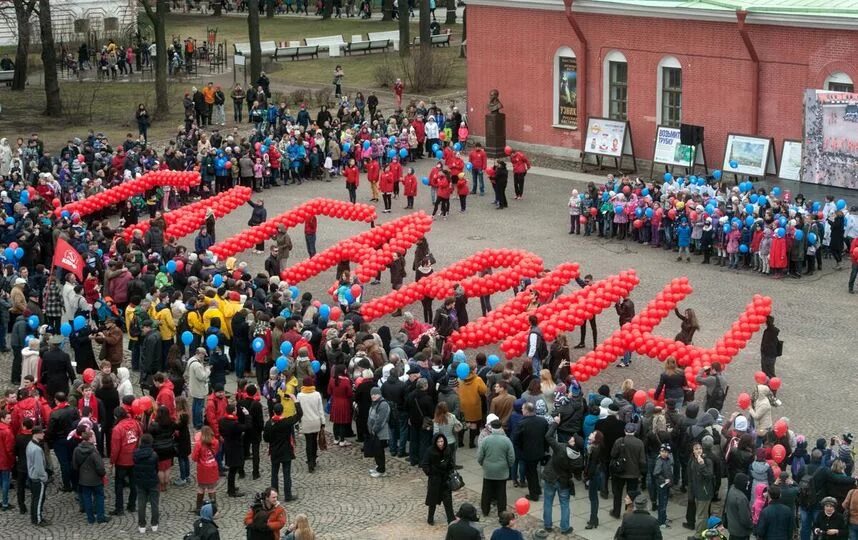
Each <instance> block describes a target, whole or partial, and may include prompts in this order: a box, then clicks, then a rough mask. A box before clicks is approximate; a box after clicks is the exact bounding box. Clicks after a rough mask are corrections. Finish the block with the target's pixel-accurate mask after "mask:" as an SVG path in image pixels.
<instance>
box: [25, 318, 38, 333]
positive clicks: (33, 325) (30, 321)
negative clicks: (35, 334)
mask: <svg viewBox="0 0 858 540" xmlns="http://www.w3.org/2000/svg"><path fill="white" fill-rule="evenodd" d="M27 325H28V326H29V327H30V328H31V329H33V330H35V329H36V328H38V327H39V317H38V315H30V318H29V319H27Z"/></svg>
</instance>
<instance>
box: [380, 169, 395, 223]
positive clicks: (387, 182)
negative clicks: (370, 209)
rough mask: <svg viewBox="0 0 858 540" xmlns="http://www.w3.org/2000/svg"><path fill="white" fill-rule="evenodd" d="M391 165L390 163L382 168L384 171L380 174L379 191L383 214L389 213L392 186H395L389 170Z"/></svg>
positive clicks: (391, 172)
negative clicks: (382, 201)
mask: <svg viewBox="0 0 858 540" xmlns="http://www.w3.org/2000/svg"><path fill="white" fill-rule="evenodd" d="M392 167H393V164H392V163H391V164H390V165H388V166H387V167H385V168H384V171H382V173H381V181H380V182H379V186H378V187H379V189H381V198H382V199H383V200H384V210H383V212H384V213H385V214H389V213H390V207H391V204H392V200H393V189H394V188H393V186H394V184H395V180H394V177H393V171H392V170H391V169H392Z"/></svg>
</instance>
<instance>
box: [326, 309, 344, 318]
mask: <svg viewBox="0 0 858 540" xmlns="http://www.w3.org/2000/svg"><path fill="white" fill-rule="evenodd" d="M342 314H343V310H342V309H340V308H339V307H337V306H334V307H332V308H331V316H330V317H329V319H330V320H332V321H337V320H339V319H340V315H342Z"/></svg>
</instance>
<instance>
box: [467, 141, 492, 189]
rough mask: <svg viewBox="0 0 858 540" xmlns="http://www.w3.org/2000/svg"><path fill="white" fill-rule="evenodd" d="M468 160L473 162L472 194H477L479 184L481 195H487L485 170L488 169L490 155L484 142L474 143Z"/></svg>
mask: <svg viewBox="0 0 858 540" xmlns="http://www.w3.org/2000/svg"><path fill="white" fill-rule="evenodd" d="M468 161H469V162H470V163H471V195H476V194H477V184H479V185H480V195H481V196H482V195H485V194H486V184H485V180H484V179H483V171H485V170H486V166H487V164H488V157H487V156H486V151H485V150H483V145H482V144H480V143H476V144H475V145H474V149H473V150H471V153H470V154H468Z"/></svg>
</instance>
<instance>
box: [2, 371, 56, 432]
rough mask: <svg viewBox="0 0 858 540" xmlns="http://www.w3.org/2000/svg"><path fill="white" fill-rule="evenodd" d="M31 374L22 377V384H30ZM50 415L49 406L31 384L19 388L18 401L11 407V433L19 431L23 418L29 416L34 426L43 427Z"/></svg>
mask: <svg viewBox="0 0 858 540" xmlns="http://www.w3.org/2000/svg"><path fill="white" fill-rule="evenodd" d="M32 379H33V376H32V375H27V376H25V377H24V381H23V382H24V384H25V385H26V384H28V383H29V384H30V385H32V382H33V381H32ZM50 416H51V407H50V406H49V405H48V404H47V402H45V401H44V400H43V399H42V398H40V397H39V396H38V394H37V393H36V392H35V390H32V386H30V387H29V388H27V387H25V388H21V389H20V390H18V402H17V403H16V404H15V407H14V408H13V409H12V424H11V428H12V433H13V434H14V435H17V434H18V433H20V432H21V426H22V425H23V423H24V420H25V419H27V418H29V419H30V420H32V422H33V425H34V426H42V427H45V426H47V425H48V418H50Z"/></svg>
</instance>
